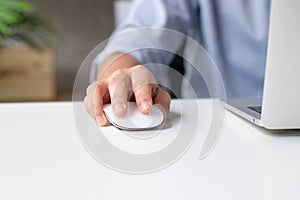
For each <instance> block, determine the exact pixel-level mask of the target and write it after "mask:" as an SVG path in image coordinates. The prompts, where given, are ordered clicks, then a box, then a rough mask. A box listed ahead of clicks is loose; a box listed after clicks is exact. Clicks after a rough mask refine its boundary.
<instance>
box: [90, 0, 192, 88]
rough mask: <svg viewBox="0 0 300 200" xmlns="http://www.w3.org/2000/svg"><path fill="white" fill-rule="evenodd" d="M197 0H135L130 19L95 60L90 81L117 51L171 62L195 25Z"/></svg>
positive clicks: (146, 60) (148, 60) (140, 58)
mask: <svg viewBox="0 0 300 200" xmlns="http://www.w3.org/2000/svg"><path fill="white" fill-rule="evenodd" d="M197 10H198V3H197V1H196V0H135V1H133V5H132V8H131V11H130V14H129V16H128V18H127V20H126V21H125V22H124V23H123V24H121V25H120V26H119V27H118V28H117V29H116V30H115V31H114V32H113V34H112V35H111V37H110V38H109V40H108V42H107V45H106V47H105V48H104V49H103V51H101V53H99V54H98V55H97V56H96V58H95V59H94V61H93V63H92V68H91V73H90V81H91V82H93V81H95V79H96V73H97V70H98V66H99V64H101V63H102V62H103V61H104V60H105V59H106V58H107V57H109V56H110V55H112V54H115V53H127V54H129V55H131V56H133V57H134V58H136V59H137V60H138V61H139V62H140V63H142V64H147V63H156V64H163V65H169V64H170V62H171V61H172V59H173V57H174V52H177V51H178V50H179V49H180V48H181V46H182V45H183V43H184V39H185V37H184V36H185V35H189V32H191V30H192V29H193V27H194V26H195V18H197V16H198V15H197V14H196V12H197Z"/></svg>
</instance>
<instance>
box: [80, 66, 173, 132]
mask: <svg viewBox="0 0 300 200" xmlns="http://www.w3.org/2000/svg"><path fill="white" fill-rule="evenodd" d="M130 93H132V96H129V95H130ZM128 99H131V100H135V101H136V103H137V106H138V108H139V110H140V112H142V113H144V114H148V113H149V112H150V111H151V108H152V105H153V104H158V105H159V106H160V108H161V109H162V110H163V112H164V113H165V114H167V113H168V112H169V109H170V102H171V97H170V95H169V94H168V93H167V92H165V91H164V90H162V89H161V88H160V87H159V86H158V84H157V83H156V81H155V79H154V77H153V75H152V73H151V72H150V71H149V70H148V69H147V68H146V67H144V66H143V65H137V66H135V67H131V68H122V69H117V70H115V71H114V72H113V73H112V74H111V75H110V76H108V78H105V79H103V80H101V78H100V80H99V81H97V82H95V83H93V84H91V85H90V86H88V88H87V90H86V97H85V98H84V104H85V108H86V110H87V112H88V113H89V114H90V115H91V116H92V117H93V118H94V119H95V120H96V122H97V124H98V125H99V126H106V125H107V124H108V121H107V119H106V117H105V115H104V113H103V105H104V104H107V103H109V102H111V104H112V107H113V111H114V114H115V115H116V116H119V117H122V116H124V115H125V114H126V113H127V101H128Z"/></svg>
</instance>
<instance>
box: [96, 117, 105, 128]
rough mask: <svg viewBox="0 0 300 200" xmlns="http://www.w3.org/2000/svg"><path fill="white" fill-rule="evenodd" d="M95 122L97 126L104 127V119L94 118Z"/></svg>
mask: <svg viewBox="0 0 300 200" xmlns="http://www.w3.org/2000/svg"><path fill="white" fill-rule="evenodd" d="M96 121H97V124H98V125H99V126H103V125H104V123H105V120H104V117H103V116H100V115H99V116H96Z"/></svg>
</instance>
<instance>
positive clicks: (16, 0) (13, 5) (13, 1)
mask: <svg viewBox="0 0 300 200" xmlns="http://www.w3.org/2000/svg"><path fill="white" fill-rule="evenodd" d="M7 6H8V7H9V8H10V9H12V10H16V11H18V12H32V11H33V6H32V5H31V4H30V3H28V2H26V1H21V0H9V1H8V2H7Z"/></svg>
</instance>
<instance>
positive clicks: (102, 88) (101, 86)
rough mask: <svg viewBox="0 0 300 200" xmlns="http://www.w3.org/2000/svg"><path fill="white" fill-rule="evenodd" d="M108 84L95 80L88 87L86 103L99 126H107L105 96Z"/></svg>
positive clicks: (87, 108)
mask: <svg viewBox="0 0 300 200" xmlns="http://www.w3.org/2000/svg"><path fill="white" fill-rule="evenodd" d="M107 91H108V90H107V84H106V83H104V82H95V83H93V84H91V85H90V86H89V87H88V88H87V91H86V93H87V96H86V97H85V98H84V104H85V108H86V110H87V112H88V113H89V114H90V115H91V116H92V117H93V118H94V119H95V120H96V122H97V124H98V125H99V126H106V125H107V123H108V121H107V119H106V117H105V115H104V113H103V98H104V97H105V96H106V93H107Z"/></svg>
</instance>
